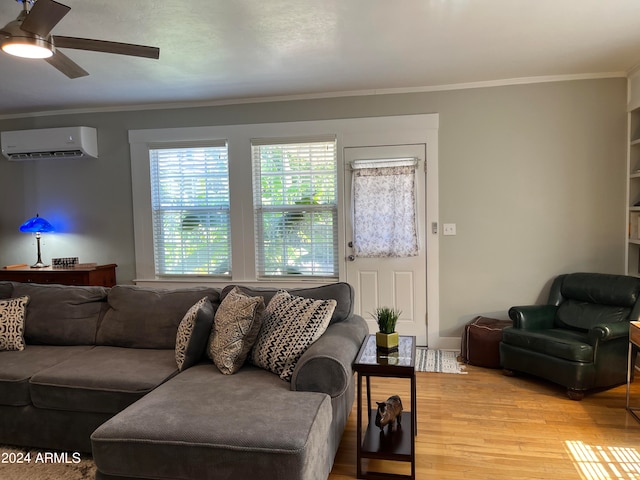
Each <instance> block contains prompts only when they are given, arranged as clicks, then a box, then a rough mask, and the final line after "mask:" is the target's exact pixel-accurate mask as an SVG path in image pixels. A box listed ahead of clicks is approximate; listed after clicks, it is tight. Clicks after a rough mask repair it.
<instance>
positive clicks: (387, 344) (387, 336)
mask: <svg viewBox="0 0 640 480" xmlns="http://www.w3.org/2000/svg"><path fill="white" fill-rule="evenodd" d="M401 313H402V312H401V311H400V310H396V309H395V308H389V307H378V308H376V310H375V312H374V313H373V318H375V320H376V322H377V323H378V330H379V332H377V333H376V346H377V347H378V349H379V350H383V351H385V352H391V351H394V350H397V349H398V332H396V322H397V321H398V318H400V314H401Z"/></svg>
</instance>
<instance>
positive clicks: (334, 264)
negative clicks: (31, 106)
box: [252, 137, 338, 278]
mask: <svg viewBox="0 0 640 480" xmlns="http://www.w3.org/2000/svg"><path fill="white" fill-rule="evenodd" d="M252 156H253V172H254V179H253V188H254V215H255V232H256V269H257V275H258V277H259V278H264V277H274V276H290V275H291V276H293V275H295V276H312V277H328V278H336V277H337V276H338V239H337V237H338V234H337V231H338V209H337V203H338V202H337V161H336V140H335V137H331V138H322V139H318V138H316V139H305V140H302V139H296V140H294V141H291V140H289V141H287V140H273V139H272V140H253V141H252Z"/></svg>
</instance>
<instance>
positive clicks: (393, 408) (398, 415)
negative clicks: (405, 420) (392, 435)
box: [376, 395, 402, 432]
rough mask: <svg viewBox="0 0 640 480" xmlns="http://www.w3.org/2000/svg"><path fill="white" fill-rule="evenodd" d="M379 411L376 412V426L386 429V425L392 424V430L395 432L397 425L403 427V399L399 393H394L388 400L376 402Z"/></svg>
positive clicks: (382, 429)
mask: <svg viewBox="0 0 640 480" xmlns="http://www.w3.org/2000/svg"><path fill="white" fill-rule="evenodd" d="M376 403H377V404H378V413H377V414H376V427H380V431H381V432H383V431H384V427H385V426H387V425H388V424H391V431H392V432H395V431H396V429H397V427H402V425H401V423H402V400H400V397H399V396H398V395H393V396H391V397H389V398H388V399H387V401H386V402H376Z"/></svg>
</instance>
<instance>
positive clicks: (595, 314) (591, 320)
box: [556, 300, 631, 331]
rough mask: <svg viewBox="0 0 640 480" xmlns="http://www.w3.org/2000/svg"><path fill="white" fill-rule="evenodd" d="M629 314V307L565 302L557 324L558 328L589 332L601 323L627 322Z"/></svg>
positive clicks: (557, 315) (559, 311) (559, 309)
mask: <svg viewBox="0 0 640 480" xmlns="http://www.w3.org/2000/svg"><path fill="white" fill-rule="evenodd" d="M629 313H631V308H629V307H620V306H613V305H596V304H593V303H587V302H582V301H578V300H565V301H564V302H562V303H561V304H560V306H559V307H558V311H557V313H556V324H557V326H558V327H569V328H576V329H579V330H583V331H587V330H589V329H590V328H593V327H594V326H596V325H598V324H599V323H612V322H621V321H626V320H627V319H628V318H629Z"/></svg>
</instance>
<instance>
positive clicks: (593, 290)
mask: <svg viewBox="0 0 640 480" xmlns="http://www.w3.org/2000/svg"><path fill="white" fill-rule="evenodd" d="M639 288H640V282H638V279H637V278H635V277H630V276H624V275H611V274H606V273H570V274H568V275H566V276H565V277H564V279H563V280H562V287H561V292H562V296H563V297H564V298H566V299H573V300H578V301H580V302H585V303H593V304H600V305H611V306H616V307H617V306H623V307H628V308H632V307H633V306H634V304H635V303H636V300H637V299H638V296H639V295H640V292H639Z"/></svg>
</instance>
